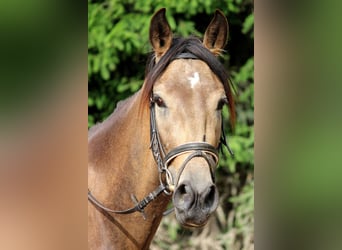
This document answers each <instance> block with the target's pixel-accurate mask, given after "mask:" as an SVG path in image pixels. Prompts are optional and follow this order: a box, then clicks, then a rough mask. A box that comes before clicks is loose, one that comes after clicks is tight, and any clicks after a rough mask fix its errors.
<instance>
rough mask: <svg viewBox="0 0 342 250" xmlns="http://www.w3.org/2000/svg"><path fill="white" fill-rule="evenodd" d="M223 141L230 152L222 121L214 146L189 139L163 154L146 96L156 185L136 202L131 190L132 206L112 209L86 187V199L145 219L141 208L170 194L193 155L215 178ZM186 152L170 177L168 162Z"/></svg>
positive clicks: (186, 56)
mask: <svg viewBox="0 0 342 250" xmlns="http://www.w3.org/2000/svg"><path fill="white" fill-rule="evenodd" d="M180 58H182V59H198V58H197V57H196V56H195V55H193V54H191V53H181V54H179V55H178V56H177V57H176V58H175V59H180ZM222 145H224V146H226V147H227V149H228V151H229V153H230V154H231V155H232V156H233V152H232V151H231V149H230V148H229V146H228V143H227V141H226V136H225V133H224V128H223V122H222V132H221V138H220V143H219V146H218V148H215V147H214V146H213V145H211V144H209V143H206V142H189V143H185V144H182V145H180V146H177V147H175V148H174V149H172V150H171V151H169V152H168V153H167V154H166V153H165V150H164V147H163V145H162V142H161V139H160V136H159V132H158V129H157V122H156V115H155V102H154V100H153V98H152V97H151V98H150V149H151V151H152V154H153V157H154V160H155V162H156V163H157V167H158V172H159V182H160V185H159V186H158V187H157V188H156V189H155V190H153V191H152V192H151V193H149V194H148V195H147V196H145V198H143V199H142V200H141V201H140V202H138V200H137V198H136V197H135V196H134V195H133V194H131V199H132V200H133V202H134V203H135V206H134V207H132V208H129V209H127V210H112V209H109V208H107V207H106V206H104V205H103V204H102V203H101V202H99V201H98V200H97V199H96V198H95V197H94V196H93V195H92V194H91V192H90V190H89V189H88V200H89V201H91V202H92V203H93V204H94V205H96V206H97V207H99V208H101V209H103V210H104V211H106V212H110V213H115V214H130V213H134V212H140V213H142V215H143V217H144V219H146V215H145V213H144V208H145V207H146V206H147V205H148V204H149V203H150V202H152V201H153V200H154V199H156V198H157V197H158V196H159V195H160V194H161V193H163V192H164V193H165V194H167V195H171V194H172V192H173V191H174V188H175V187H176V186H177V184H178V181H179V178H180V176H181V175H182V173H183V171H184V169H185V167H186V166H187V164H188V163H189V161H190V160H192V159H193V158H195V157H201V158H204V159H205V161H206V162H207V163H208V166H209V169H210V173H211V177H212V180H213V182H215V169H216V166H217V164H218V161H219V148H220V147H221V146H222ZM183 154H189V155H188V156H187V157H186V158H185V160H184V162H183V163H182V165H181V166H180V169H179V171H178V173H177V175H176V180H174V178H173V176H172V174H171V173H170V171H169V169H168V168H169V165H170V164H171V162H172V161H173V160H174V159H175V158H177V157H178V156H180V155H183ZM170 212H172V210H169V211H167V212H164V215H166V214H168V213H170Z"/></svg>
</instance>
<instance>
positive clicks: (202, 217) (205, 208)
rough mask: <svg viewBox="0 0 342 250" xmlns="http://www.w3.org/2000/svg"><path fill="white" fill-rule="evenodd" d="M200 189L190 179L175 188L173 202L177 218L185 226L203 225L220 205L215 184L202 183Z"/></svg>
mask: <svg viewBox="0 0 342 250" xmlns="http://www.w3.org/2000/svg"><path fill="white" fill-rule="evenodd" d="M200 186H201V189H199V188H198V187H197V186H196V185H194V184H193V183H190V182H188V181H183V182H181V183H180V184H179V185H178V186H177V187H176V189H175V191H174V195H173V204H174V206H175V213H176V218H177V220H178V221H179V222H180V223H181V224H182V225H183V226H185V227H203V226H204V225H205V224H206V223H207V221H208V218H209V216H210V214H211V213H212V212H214V211H215V210H216V208H217V206H218V200H219V199H218V197H219V195H218V191H217V188H216V186H215V185H214V184H208V185H205V186H204V188H202V187H203V184H201V185H200Z"/></svg>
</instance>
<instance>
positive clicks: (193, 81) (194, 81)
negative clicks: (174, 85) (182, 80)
mask: <svg viewBox="0 0 342 250" xmlns="http://www.w3.org/2000/svg"><path fill="white" fill-rule="evenodd" d="M188 80H189V81H190V84H191V88H194V87H195V85H196V84H197V83H199V81H200V77H199V74H198V72H195V73H194V76H193V77H188Z"/></svg>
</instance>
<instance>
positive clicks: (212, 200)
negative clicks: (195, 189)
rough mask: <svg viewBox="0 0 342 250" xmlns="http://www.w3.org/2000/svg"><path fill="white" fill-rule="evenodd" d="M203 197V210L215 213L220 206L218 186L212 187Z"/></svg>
mask: <svg viewBox="0 0 342 250" xmlns="http://www.w3.org/2000/svg"><path fill="white" fill-rule="evenodd" d="M202 197H203V200H202V204H203V208H204V209H205V210H210V211H214V210H215V209H216V207H217V205H218V192H217V188H216V186H215V185H212V186H210V187H209V188H208V189H207V192H206V193H205V194H204V195H203V196H202Z"/></svg>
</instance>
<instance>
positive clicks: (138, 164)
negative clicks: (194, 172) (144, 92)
mask: <svg viewBox="0 0 342 250" xmlns="http://www.w3.org/2000/svg"><path fill="white" fill-rule="evenodd" d="M139 104H140V92H138V93H137V94H135V95H134V96H133V97H131V98H129V99H128V100H126V101H125V102H124V103H122V104H120V105H118V108H117V109H116V110H115V112H114V113H113V114H112V115H111V116H110V117H109V118H108V119H107V120H106V121H105V122H103V123H102V125H101V127H99V128H97V129H95V132H92V134H91V138H90V139H89V178H88V180H89V181H88V183H89V184H88V185H89V189H90V190H91V191H92V193H93V194H94V195H95V196H96V198H97V199H98V200H100V201H101V202H103V203H104V204H106V205H107V206H108V207H110V208H112V209H115V210H120V209H122V210H123V209H127V208H130V207H132V206H134V204H133V202H132V200H131V198H130V197H131V194H134V195H135V196H136V197H137V199H138V200H141V199H142V198H144V197H145V196H146V195H147V194H149V193H150V192H152V191H153V190H155V189H156V188H157V187H158V185H159V176H158V170H157V166H156V163H155V161H154V158H153V155H152V153H151V151H150V148H149V144H150V124H149V123H150V122H149V119H150V117H149V111H148V107H146V110H144V111H143V112H141V113H139ZM168 201H169V197H164V196H160V198H158V199H157V200H155V201H153V202H152V203H151V204H150V205H148V206H147V208H146V209H145V210H146V213H147V216H149V215H151V216H152V215H153V217H154V222H153V223H154V224H156V221H158V223H157V226H158V224H159V221H160V219H161V217H162V212H163V211H164V209H165V208H166V206H167V204H168ZM139 216H141V215H139ZM151 223H152V222H151ZM155 229H156V228H155ZM151 230H152V231H154V229H149V230H148V231H151Z"/></svg>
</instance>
